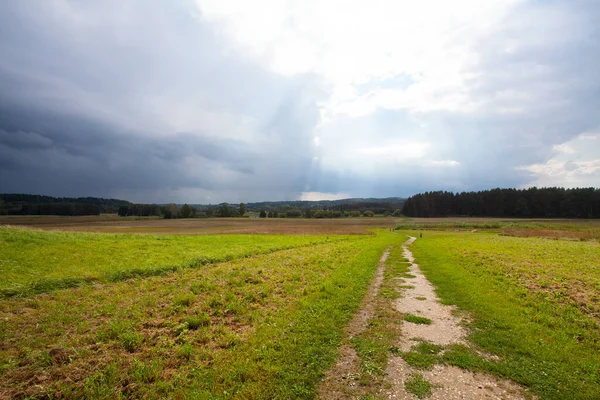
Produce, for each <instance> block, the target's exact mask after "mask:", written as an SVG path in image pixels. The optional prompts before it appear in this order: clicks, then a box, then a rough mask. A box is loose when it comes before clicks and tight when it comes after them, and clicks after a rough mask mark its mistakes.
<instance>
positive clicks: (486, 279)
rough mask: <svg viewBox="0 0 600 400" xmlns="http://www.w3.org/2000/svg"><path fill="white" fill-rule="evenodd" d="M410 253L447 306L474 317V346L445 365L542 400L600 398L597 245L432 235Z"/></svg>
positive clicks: (458, 350) (455, 352) (447, 356)
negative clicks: (511, 384)
mask: <svg viewBox="0 0 600 400" xmlns="http://www.w3.org/2000/svg"><path fill="white" fill-rule="evenodd" d="M413 236H414V233H413ZM412 251H413V253H414V255H415V257H416V259H417V261H418V263H419V265H420V266H421V268H422V270H423V272H424V273H425V275H426V276H427V278H428V279H429V280H430V281H431V282H432V283H433V284H434V285H435V286H436V287H437V293H438V295H439V296H440V298H441V299H442V300H443V302H444V303H446V304H456V305H457V306H458V307H459V308H460V309H462V310H465V311H468V312H469V314H470V315H471V319H470V322H469V324H468V328H469V329H470V331H471V334H470V335H469V340H470V342H471V343H472V344H473V345H474V346H473V347H472V348H471V347H466V346H451V347H450V348H449V349H447V351H446V352H444V354H443V355H442V359H443V360H444V362H447V363H450V364H453V365H457V366H459V367H461V368H465V369H469V370H479V371H486V372H490V373H493V374H496V375H499V376H502V377H505V378H509V379H512V380H514V381H516V382H518V383H521V384H523V385H524V386H526V387H528V388H530V389H531V391H532V392H533V393H534V394H536V395H537V396H539V397H540V398H542V399H592V398H598V396H599V394H600V270H599V269H598V266H599V265H600V247H599V244H598V242H595V241H573V240H550V239H543V238H535V237H528V238H524V237H509V236H500V235H497V234H489V233H470V232H433V231H431V232H427V235H424V238H423V239H421V240H417V241H416V242H415V243H414V244H413V246H412ZM482 352H483V353H488V354H491V355H495V356H496V358H493V357H483V356H482V355H481V354H483V353H482Z"/></svg>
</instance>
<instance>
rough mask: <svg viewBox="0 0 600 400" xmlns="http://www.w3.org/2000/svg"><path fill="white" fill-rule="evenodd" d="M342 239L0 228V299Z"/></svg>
mask: <svg viewBox="0 0 600 400" xmlns="http://www.w3.org/2000/svg"><path fill="white" fill-rule="evenodd" d="M346 239H347V237H345V236H309V235H297V236H292V235H287V236H284V235H197V236H196V235H194V236H189V235H123V234H115V235H110V234H91V233H73V232H44V231H38V230H30V229H17V228H8V227H0V297H10V296H28V295H31V294H36V293H42V292H49V291H52V290H56V289H64V288H68V287H75V286H79V285H81V284H83V283H93V282H113V281H118V280H123V279H128V278H131V277H136V276H137V277H141V276H152V275H161V274H166V273H171V272H174V271H177V270H179V269H182V268H189V267H201V266H203V265H206V264H210V263H215V262H222V261H230V260H234V259H237V258H244V257H249V256H253V255H257V254H266V253H270V252H273V251H278V250H284V249H290V248H296V247H302V246H312V245H315V244H319V243H325V242H331V241H340V240H341V241H344V240H346Z"/></svg>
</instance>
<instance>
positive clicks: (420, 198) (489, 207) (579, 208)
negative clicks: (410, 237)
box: [402, 187, 600, 218]
mask: <svg viewBox="0 0 600 400" xmlns="http://www.w3.org/2000/svg"><path fill="white" fill-rule="evenodd" d="M402 213H403V214H404V215H406V216H408V217H448V216H473V217H525V218H600V189H597V188H576V189H565V188H558V187H550V188H539V189H538V188H537V187H532V188H529V189H500V188H497V189H492V190H483V191H478V192H461V193H453V192H446V191H437V192H425V193H420V194H417V195H414V196H411V197H409V198H408V199H407V200H406V202H405V203H404V208H403V209H402Z"/></svg>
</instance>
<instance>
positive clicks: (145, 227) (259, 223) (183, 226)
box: [0, 215, 398, 235]
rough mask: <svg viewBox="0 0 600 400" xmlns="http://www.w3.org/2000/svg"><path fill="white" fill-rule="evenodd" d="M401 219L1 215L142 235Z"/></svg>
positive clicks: (275, 230)
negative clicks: (141, 217)
mask: <svg viewBox="0 0 600 400" xmlns="http://www.w3.org/2000/svg"><path fill="white" fill-rule="evenodd" d="M396 221H398V219H397V218H392V217H387V218H381V217H373V218H339V219H304V218H191V219H155V218H154V219H153V218H143V219H133V218H122V217H118V216H116V215H100V216H84V217H59V216H0V225H17V226H28V227H32V228H37V229H44V230H58V231H78V232H99V233H141V234H183V235H186V234H188V235H198V234H225V233H254V234H292V235H293V234H307V235H327V234H368V233H369V229H374V228H385V229H389V228H393V227H394V226H395V225H396Z"/></svg>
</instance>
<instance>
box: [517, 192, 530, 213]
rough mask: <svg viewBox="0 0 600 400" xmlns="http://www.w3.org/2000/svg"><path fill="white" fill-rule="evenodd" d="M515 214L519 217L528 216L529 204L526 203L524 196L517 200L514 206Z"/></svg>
mask: <svg viewBox="0 0 600 400" xmlns="http://www.w3.org/2000/svg"><path fill="white" fill-rule="evenodd" d="M515 214H517V215H518V216H519V217H528V216H529V215H530V212H529V206H528V205H527V199H525V198H524V197H521V198H519V200H517V206H516V207H515Z"/></svg>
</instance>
